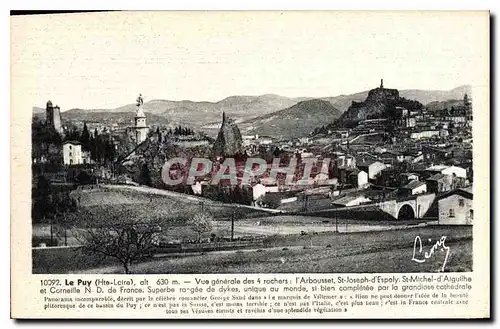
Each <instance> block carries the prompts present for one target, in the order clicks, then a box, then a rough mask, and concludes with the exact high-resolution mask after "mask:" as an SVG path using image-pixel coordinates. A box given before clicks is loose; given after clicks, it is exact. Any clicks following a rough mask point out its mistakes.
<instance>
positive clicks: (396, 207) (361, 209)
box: [307, 193, 436, 219]
mask: <svg viewBox="0 0 500 329" xmlns="http://www.w3.org/2000/svg"><path fill="white" fill-rule="evenodd" d="M435 199H436V195H435V194H434V193H431V194H420V195H412V196H409V197H405V198H395V199H392V200H386V201H383V202H373V203H367V204H363V205H359V206H352V207H343V208H333V209H332V208H331V209H325V210H321V211H315V212H308V213H307V215H309V216H321V217H332V218H334V217H337V216H338V217H344V218H353V219H376V218H378V219H414V218H423V217H427V216H426V215H427V213H428V212H429V210H430V209H431V207H432V205H433V203H434V200H435Z"/></svg>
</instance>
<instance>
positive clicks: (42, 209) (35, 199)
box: [31, 176, 53, 221]
mask: <svg viewBox="0 0 500 329" xmlns="http://www.w3.org/2000/svg"><path fill="white" fill-rule="evenodd" d="M31 199H32V209H31V218H32V219H33V221H38V220H40V219H43V218H45V217H49V216H52V214H53V206H52V187H51V184H50V182H49V181H48V180H47V179H46V178H45V177H44V176H38V177H37V180H36V182H35V184H33V188H32V189H31Z"/></svg>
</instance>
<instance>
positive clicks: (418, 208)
mask: <svg viewBox="0 0 500 329" xmlns="http://www.w3.org/2000/svg"><path fill="white" fill-rule="evenodd" d="M435 199H436V195H435V194H434V193H431V194H420V195H413V196H411V197H407V198H404V199H395V200H388V201H384V202H380V203H377V206H378V207H379V208H380V209H381V210H382V211H384V212H386V213H388V214H389V215H391V216H392V217H394V218H397V219H412V218H422V217H424V216H425V214H426V213H427V212H428V211H429V209H430V208H431V206H432V203H433V202H434V200H435Z"/></svg>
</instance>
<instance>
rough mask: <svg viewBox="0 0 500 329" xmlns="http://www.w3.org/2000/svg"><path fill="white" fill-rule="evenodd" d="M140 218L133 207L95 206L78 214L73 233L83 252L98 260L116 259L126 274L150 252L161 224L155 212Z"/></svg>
mask: <svg viewBox="0 0 500 329" xmlns="http://www.w3.org/2000/svg"><path fill="white" fill-rule="evenodd" d="M139 218H140V215H139V213H138V212H137V211H135V210H134V209H130V208H129V209H127V208H121V209H116V208H110V207H109V206H108V207H96V208H95V209H92V210H89V211H86V212H85V213H84V214H79V216H78V219H77V220H76V222H75V227H74V229H73V231H74V233H73V234H74V235H75V236H76V238H77V239H78V240H79V241H80V243H82V248H83V251H84V252H85V253H87V254H89V255H91V256H95V257H97V258H98V260H101V261H102V260H103V259H105V258H108V257H110V258H115V259H117V260H118V261H119V262H120V263H121V264H122V266H123V269H124V271H125V273H126V274H129V273H130V267H131V265H132V264H133V263H135V262H137V261H139V260H141V259H143V258H145V257H147V256H150V255H151V254H152V252H153V250H154V248H155V247H156V246H157V244H158V241H159V234H160V232H161V231H162V223H164V221H163V220H161V219H160V217H158V216H154V215H152V216H151V217H149V218H144V219H139Z"/></svg>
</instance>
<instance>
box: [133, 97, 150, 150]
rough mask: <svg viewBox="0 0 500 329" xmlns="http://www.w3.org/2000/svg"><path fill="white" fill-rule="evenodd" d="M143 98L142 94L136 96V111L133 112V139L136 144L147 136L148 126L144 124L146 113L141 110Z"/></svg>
mask: <svg viewBox="0 0 500 329" xmlns="http://www.w3.org/2000/svg"><path fill="white" fill-rule="evenodd" d="M143 105H144V100H143V98H142V94H140V95H139V97H137V101H136V106H137V111H136V112H135V118H134V119H135V126H134V128H135V140H136V143H137V145H139V144H141V143H142V142H144V141H145V140H146V138H147V135H148V132H149V127H148V126H147V125H146V115H145V114H144V110H143Z"/></svg>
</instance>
